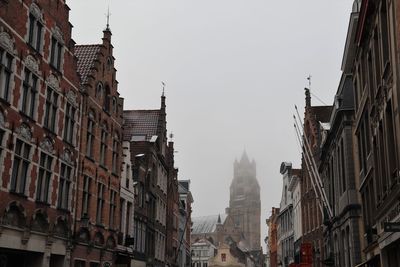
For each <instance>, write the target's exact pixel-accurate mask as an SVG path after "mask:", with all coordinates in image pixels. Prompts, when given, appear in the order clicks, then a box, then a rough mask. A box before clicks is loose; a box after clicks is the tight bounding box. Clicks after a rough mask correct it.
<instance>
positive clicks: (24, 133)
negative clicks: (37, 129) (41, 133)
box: [17, 124, 32, 142]
mask: <svg viewBox="0 0 400 267" xmlns="http://www.w3.org/2000/svg"><path fill="white" fill-rule="evenodd" d="M17 133H18V134H19V136H20V137H22V138H23V139H25V140H27V141H29V142H30V141H31V140H32V131H31V129H30V128H29V126H28V125H26V124H22V125H21V126H19V128H18V129H17Z"/></svg>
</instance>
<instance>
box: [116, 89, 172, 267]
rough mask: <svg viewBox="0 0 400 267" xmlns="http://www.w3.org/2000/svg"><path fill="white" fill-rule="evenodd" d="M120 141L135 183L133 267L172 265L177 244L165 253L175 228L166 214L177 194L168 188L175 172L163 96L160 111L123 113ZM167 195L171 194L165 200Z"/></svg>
mask: <svg viewBox="0 0 400 267" xmlns="http://www.w3.org/2000/svg"><path fill="white" fill-rule="evenodd" d="M123 138H124V140H125V141H128V142H130V153H131V160H132V166H134V168H135V172H134V174H135V175H134V180H135V181H136V182H137V185H136V188H137V201H136V203H135V230H134V232H135V234H134V237H135V240H136V245H135V251H134V253H135V259H136V260H137V265H138V266H144V265H147V266H164V265H165V264H166V263H167V262H168V261H169V264H172V265H176V258H177V249H178V245H179V244H177V243H175V244H176V247H174V246H172V249H171V248H170V247H168V250H167V249H166V248H167V245H166V244H167V241H168V243H169V244H171V243H172V244H174V240H177V238H178V236H176V234H175V233H176V232H175V231H177V228H176V230H175V229H174V227H177V225H175V226H174V224H172V225H170V224H169V223H168V224H167V221H170V222H172V223H174V221H176V223H177V217H175V212H174V211H173V210H170V208H172V209H173V208H174V206H175V205H174V204H173V202H174V201H176V200H177V199H176V198H174V196H173V195H172V193H173V192H176V193H177V188H176V191H174V190H172V188H171V187H172V186H175V185H176V186H177V183H176V182H175V181H176V175H177V170H176V169H175V168H174V166H173V163H174V161H173V152H174V151H173V143H171V142H170V143H169V144H167V129H166V105H165V96H164V95H163V96H162V97H161V108H160V109H156V110H126V111H124V137H123ZM168 191H169V192H171V195H170V196H169V197H171V199H169V200H168V199H167V193H168ZM175 197H176V195H175ZM168 203H169V205H168ZM176 204H177V203H176ZM175 207H176V206H175ZM167 230H168V231H167ZM167 235H168V236H167ZM170 235H171V236H170ZM167 251H168V255H167V254H166V252H167Z"/></svg>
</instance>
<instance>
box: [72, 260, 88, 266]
mask: <svg viewBox="0 0 400 267" xmlns="http://www.w3.org/2000/svg"><path fill="white" fill-rule="evenodd" d="M74 267H86V262H85V261H82V260H75V262H74Z"/></svg>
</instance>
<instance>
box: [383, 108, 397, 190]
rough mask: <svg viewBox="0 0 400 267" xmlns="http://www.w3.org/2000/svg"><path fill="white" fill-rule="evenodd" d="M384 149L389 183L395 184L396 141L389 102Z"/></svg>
mask: <svg viewBox="0 0 400 267" xmlns="http://www.w3.org/2000/svg"><path fill="white" fill-rule="evenodd" d="M385 119H386V122H385V124H386V147H387V158H388V163H389V171H388V173H389V175H390V178H391V183H392V184H393V183H395V182H396V180H395V179H396V176H397V166H396V139H395V137H394V123H393V110H392V104H391V103H390V102H389V103H388V104H387V106H386V116H385Z"/></svg>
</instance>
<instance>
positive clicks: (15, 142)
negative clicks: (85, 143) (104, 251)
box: [0, 0, 81, 267]
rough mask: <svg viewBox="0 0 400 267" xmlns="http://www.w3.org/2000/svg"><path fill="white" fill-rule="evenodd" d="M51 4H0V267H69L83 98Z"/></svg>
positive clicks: (62, 13) (62, 10)
mask: <svg viewBox="0 0 400 267" xmlns="http://www.w3.org/2000/svg"><path fill="white" fill-rule="evenodd" d="M56 2H57V3H56ZM56 2H55V1H41V0H38V1H30V0H28V1H0V177H1V182H0V198H1V200H2V201H1V203H0V216H1V235H0V258H1V265H2V266H27V265H29V266H46V267H47V266H70V257H71V250H72V249H73V246H72V243H71V240H70V237H71V229H72V225H73V221H74V207H75V204H76V202H75V200H74V197H73V196H74V194H75V184H76V175H75V174H76V172H77V171H78V170H77V167H78V144H79V142H80V133H79V130H78V129H79V127H80V116H79V114H80V104H81V97H80V93H79V90H78V88H79V77H78V75H77V73H76V71H75V70H76V61H75V58H74V54H73V53H74V42H73V40H72V39H71V28H72V26H71V25H70V23H69V21H68V14H69V8H68V6H67V5H66V4H65V3H64V2H63V1H56Z"/></svg>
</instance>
